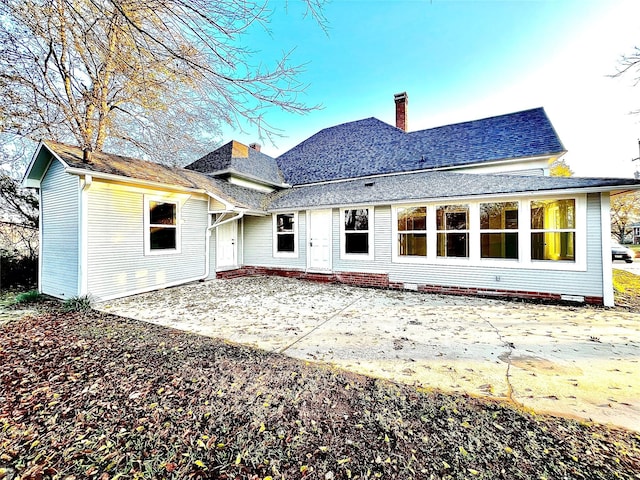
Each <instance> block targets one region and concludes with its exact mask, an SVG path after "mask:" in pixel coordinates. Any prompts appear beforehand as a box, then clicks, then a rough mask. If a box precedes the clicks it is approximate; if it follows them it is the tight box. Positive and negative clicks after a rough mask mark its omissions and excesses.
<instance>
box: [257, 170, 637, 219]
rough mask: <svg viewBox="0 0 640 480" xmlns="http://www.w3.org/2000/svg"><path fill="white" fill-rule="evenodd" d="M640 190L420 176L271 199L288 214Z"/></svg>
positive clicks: (302, 189)
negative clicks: (533, 194) (462, 199)
mask: <svg viewBox="0 0 640 480" xmlns="http://www.w3.org/2000/svg"><path fill="white" fill-rule="evenodd" d="M615 187H621V188H629V187H635V188H640V180H634V179H629V178H578V177H543V176H518V175H496V174H494V175H490V174H472V173H453V172H441V171H435V172H418V173H408V174H399V175H388V176H381V177H375V178H368V179H357V180H345V181H340V182H333V183H326V184H314V185H301V186H297V187H293V188H292V189H290V190H285V191H282V192H279V193H278V194H272V196H271V200H270V201H269V203H268V209H269V210H271V211H274V210H286V209H303V208H313V207H336V206H341V205H358V204H360V205H366V204H384V203H386V204H391V203H400V202H410V201H419V200H438V199H446V198H454V197H470V198H472V197H482V196H488V195H500V194H514V195H518V194H527V193H531V192H547V191H549V192H552V191H558V190H574V189H593V190H603V191H604V190H615V189H616V188H615Z"/></svg>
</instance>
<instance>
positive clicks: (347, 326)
mask: <svg viewBox="0 0 640 480" xmlns="http://www.w3.org/2000/svg"><path fill="white" fill-rule="evenodd" d="M97 308H98V309H100V310H103V311H106V312H109V313H114V314H117V315H122V316H126V317H130V318H135V319H139V320H143V321H148V322H152V323H156V324H161V325H165V326H169V327H174V328H179V329H183V330H188V331H193V332H196V333H200V334H203V335H208V336H211V337H219V338H224V339H227V340H230V341H233V342H238V343H243V344H249V345H253V346H256V347H258V348H261V349H264V350H268V351H274V352H281V353H284V354H286V355H289V356H292V357H295V358H300V359H304V360H310V361H320V362H327V363H330V364H334V365H336V366H339V367H341V368H345V369H350V370H353V371H357V372H360V373H365V374H368V375H373V376H376V377H382V378H388V379H392V380H395V381H399V382H405V383H409V384H413V385H416V386H418V387H421V388H436V389H442V390H445V391H455V392H467V393H470V394H473V395H479V396H488V397H498V398H503V399H507V400H509V401H513V402H516V403H518V404H520V405H522V406H524V407H528V408H531V409H533V410H535V411H538V412H548V413H557V414H561V415H568V416H573V417H578V418H584V419H588V420H593V421H597V422H601V423H611V424H614V425H619V426H623V427H626V428H629V429H634V430H637V431H640V382H639V381H638V379H640V315H639V314H634V313H629V312H624V311H621V310H616V309H603V308H593V307H565V306H549V305H534V304H529V303H516V302H508V301H501V300H492V299H481V298H473V297H453V296H443V295H429V294H422V293H416V292H409V291H394V290H374V289H363V288H357V287H349V286H345V285H328V284H319V283H312V282H305V281H300V280H294V279H286V278H277V277H252V278H241V279H235V280H214V281H210V282H204V283H198V284H190V285H186V286H182V287H177V288H172V289H166V290H161V291H158V292H151V293H148V294H143V295H137V296H134V297H128V298H125V299H119V300H114V301H111V302H105V303H103V304H100V305H98V306H97Z"/></svg>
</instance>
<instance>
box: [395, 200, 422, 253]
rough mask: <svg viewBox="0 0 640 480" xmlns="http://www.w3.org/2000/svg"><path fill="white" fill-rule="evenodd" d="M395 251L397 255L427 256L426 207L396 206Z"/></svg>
mask: <svg viewBox="0 0 640 480" xmlns="http://www.w3.org/2000/svg"><path fill="white" fill-rule="evenodd" d="M396 212H397V227H398V233H397V235H398V238H397V242H398V243H397V248H398V250H397V252H398V256H399V257H426V256H427V207H426V206H420V207H398V208H397V210H396Z"/></svg>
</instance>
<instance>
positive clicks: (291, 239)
mask: <svg viewBox="0 0 640 480" xmlns="http://www.w3.org/2000/svg"><path fill="white" fill-rule="evenodd" d="M273 256H274V257H290V258H297V257H298V213H297V212H294V213H278V214H274V215H273Z"/></svg>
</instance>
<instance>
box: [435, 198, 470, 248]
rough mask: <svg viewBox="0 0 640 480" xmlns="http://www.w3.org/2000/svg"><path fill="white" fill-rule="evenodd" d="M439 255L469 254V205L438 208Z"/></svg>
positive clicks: (441, 206)
mask: <svg viewBox="0 0 640 480" xmlns="http://www.w3.org/2000/svg"><path fill="white" fill-rule="evenodd" d="M436 230H437V232H438V257H468V256H469V205H440V206H438V207H437V208H436Z"/></svg>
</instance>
